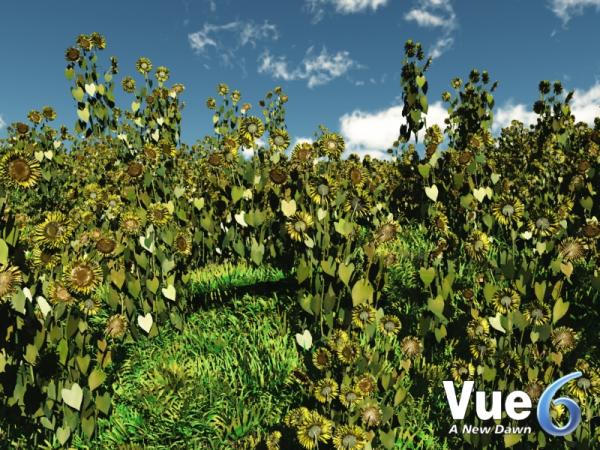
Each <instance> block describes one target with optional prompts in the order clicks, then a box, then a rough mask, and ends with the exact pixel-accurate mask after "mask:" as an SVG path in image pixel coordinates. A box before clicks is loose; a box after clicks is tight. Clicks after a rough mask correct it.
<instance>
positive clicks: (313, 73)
mask: <svg viewBox="0 0 600 450" xmlns="http://www.w3.org/2000/svg"><path fill="white" fill-rule="evenodd" d="M359 67H361V66H360V64H358V63H357V62H356V61H354V60H353V59H352V58H351V57H350V53H348V52H347V51H339V52H337V53H335V54H332V53H329V52H328V51H327V49H326V48H325V47H323V49H322V50H321V52H320V53H318V54H317V53H315V52H314V49H313V47H310V48H309V49H308V50H307V52H306V55H305V56H304V59H303V60H302V62H301V63H300V64H299V65H298V66H297V67H291V66H290V64H289V63H288V61H287V58H286V57H285V56H273V55H271V53H270V52H269V51H268V50H267V51H265V52H264V53H263V54H262V55H261V56H260V58H259V67H258V72H259V73H263V74H269V75H271V76H272V77H274V78H276V79H281V80H284V81H295V80H307V83H308V87H309V88H314V87H316V86H321V85H323V84H327V83H329V82H330V81H332V80H334V79H335V78H339V77H341V76H344V75H345V74H347V73H348V72H349V71H350V70H351V69H354V68H359Z"/></svg>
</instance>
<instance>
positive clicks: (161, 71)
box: [154, 66, 169, 84]
mask: <svg viewBox="0 0 600 450" xmlns="http://www.w3.org/2000/svg"><path fill="white" fill-rule="evenodd" d="M154 76H155V77H156V79H157V80H158V82H159V83H161V84H162V83H164V82H166V81H168V80H169V69H167V68H166V67H165V66H159V67H157V68H156V72H154Z"/></svg>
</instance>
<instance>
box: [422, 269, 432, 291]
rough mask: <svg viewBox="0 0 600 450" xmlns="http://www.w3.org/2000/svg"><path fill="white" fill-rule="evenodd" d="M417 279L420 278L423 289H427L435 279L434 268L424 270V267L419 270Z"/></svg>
mask: <svg viewBox="0 0 600 450" xmlns="http://www.w3.org/2000/svg"><path fill="white" fill-rule="evenodd" d="M419 277H421V281H422V282H423V284H424V285H425V287H429V285H430V284H431V283H432V282H433V280H434V279H435V268H433V267H429V268H427V269H426V268H425V267H421V268H420V269H419Z"/></svg>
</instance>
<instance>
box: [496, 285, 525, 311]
mask: <svg viewBox="0 0 600 450" xmlns="http://www.w3.org/2000/svg"><path fill="white" fill-rule="evenodd" d="M492 302H493V304H494V309H495V310H496V312H499V313H500V314H508V313H509V312H510V311H515V310H516V309H518V308H519V305H520V304H521V296H520V295H519V293H518V292H517V291H515V290H514V289H511V288H504V289H498V290H497V291H496V293H495V294H494V296H493V298H492Z"/></svg>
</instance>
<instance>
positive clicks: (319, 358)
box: [312, 347, 331, 370]
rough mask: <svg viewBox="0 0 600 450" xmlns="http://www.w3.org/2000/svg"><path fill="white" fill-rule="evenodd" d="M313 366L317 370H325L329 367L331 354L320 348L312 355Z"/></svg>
mask: <svg viewBox="0 0 600 450" xmlns="http://www.w3.org/2000/svg"><path fill="white" fill-rule="evenodd" d="M312 362H313V365H314V366H315V367H316V368H317V369H319V370H325V369H327V368H328V367H329V366H331V352H330V351H329V350H327V349H326V348H325V347H320V348H318V349H317V350H315V352H314V353H313V355H312Z"/></svg>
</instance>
